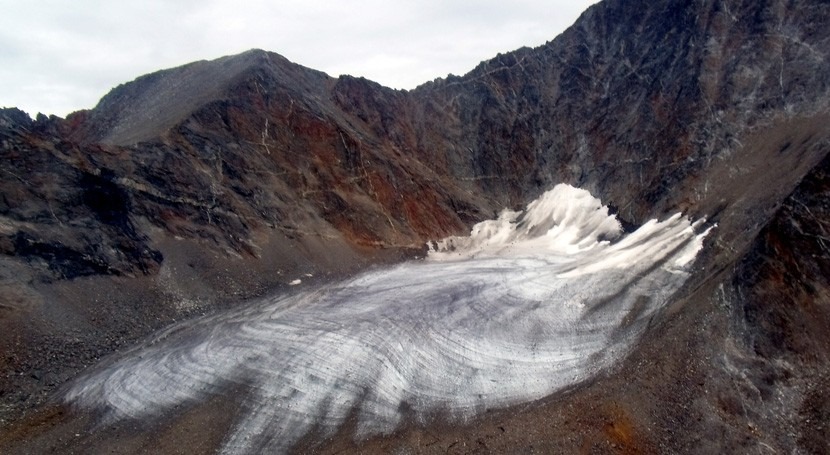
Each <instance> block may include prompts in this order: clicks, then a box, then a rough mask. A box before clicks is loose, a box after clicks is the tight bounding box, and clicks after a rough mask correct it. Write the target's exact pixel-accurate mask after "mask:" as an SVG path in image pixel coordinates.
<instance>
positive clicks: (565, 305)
mask: <svg viewBox="0 0 830 455" xmlns="http://www.w3.org/2000/svg"><path fill="white" fill-rule="evenodd" d="M705 234H706V233H705V232H704V233H702V234H697V233H696V232H695V229H694V227H693V226H692V224H691V223H690V222H689V221H688V220H687V219H685V218H683V217H681V216H680V215H675V216H672V217H670V218H668V219H666V220H665V221H656V220H653V221H650V222H648V223H646V224H645V225H643V226H642V227H641V228H640V229H638V230H637V231H635V232H633V233H631V234H629V235H623V233H622V229H621V227H620V224H619V222H618V221H617V220H616V219H615V217H614V216H611V215H609V214H608V210H607V208H605V207H603V206H602V205H601V203H600V201H598V200H597V199H596V198H594V197H592V196H591V195H590V194H589V193H588V192H587V191H584V190H579V189H576V188H573V187H570V186H567V185H558V186H556V187H555V188H554V189H553V190H551V191H549V192H547V193H545V194H544V195H542V196H541V197H540V198H539V199H537V200H536V201H534V202H533V203H531V204H529V205H528V208H527V210H526V211H525V212H524V213H519V212H510V211H505V212H503V213H502V215H501V216H500V217H499V219H497V220H491V221H486V222H483V223H480V224H478V225H476V226H475V227H474V229H473V231H472V233H471V235H470V236H469V237H463V238H462V237H455V238H450V239H445V240H443V241H440V242H434V244H433V246H432V249H431V251H430V254H429V256H428V258H427V259H426V260H424V261H419V262H409V263H405V264H402V265H399V266H396V267H392V268H389V269H385V270H379V271H374V272H370V273H366V274H363V275H361V276H358V277H356V278H354V279H351V280H347V281H344V282H341V283H338V284H334V285H328V286H323V287H320V288H317V289H313V290H305V291H297V292H296V293H293V294H289V295H284V296H279V297H275V298H271V299H265V300H262V301H260V302H256V303H255V304H252V305H250V306H248V307H246V308H245V309H241V310H237V311H233V312H230V313H227V314H221V315H216V316H213V317H210V318H205V319H202V320H199V321H196V322H191V323H190V324H189V325H187V326H177V327H175V328H173V329H170V330H168V331H167V332H165V333H162V334H161V335H159V336H158V337H157V338H156V339H154V340H151V341H149V342H147V343H146V344H145V345H143V346H140V347H138V348H136V349H134V350H133V351H131V352H130V353H128V354H127V355H125V356H123V357H122V358H120V359H119V360H115V361H112V362H110V363H109V364H107V365H104V366H101V367H99V368H98V369H97V370H95V371H93V372H91V373H90V374H88V375H87V376H86V377H84V378H82V379H81V380H79V381H78V382H77V383H76V384H75V386H74V387H73V388H72V389H71V391H70V392H69V393H68V395H67V400H68V401H70V402H72V403H75V404H76V405H78V406H81V407H85V408H94V409H102V410H104V411H105V412H106V415H107V416H108V418H109V419H123V418H139V419H140V418H145V417H151V416H154V415H159V414H162V413H164V412H165V411H169V410H170V409H172V408H173V407H175V406H179V405H182V404H186V403H188V402H192V401H194V400H200V399H204V398H206V397H208V396H210V395H211V394H216V393H222V392H223V391H225V390H228V387H229V386H233V385H240V386H243V388H246V389H247V390H249V391H250V393H249V394H248V395H247V397H246V398H245V403H244V408H245V412H244V413H243V415H242V416H241V417H240V420H239V421H238V422H236V425H235V428H234V431H233V433H232V434H231V435H229V436H228V437H227V439H226V440H225V451H226V452H229V453H238V452H258V451H262V450H269V451H283V450H286V449H287V448H289V447H290V446H291V445H292V444H293V443H295V442H296V441H297V440H298V439H299V438H300V437H302V436H303V435H304V434H306V433H307V432H308V431H309V430H311V429H312V428H313V429H314V430H315V431H320V432H322V433H323V434H325V433H326V432H332V431H334V430H335V429H336V428H337V427H338V426H339V425H340V424H341V423H342V422H343V421H344V419H345V418H346V417H347V415H349V414H350V413H355V415H357V417H358V433H359V435H358V436H364V435H368V434H374V433H383V432H389V431H392V430H393V429H394V428H395V427H396V425H398V424H399V423H400V421H401V419H402V418H404V415H403V414H402V412H404V411H402V409H408V411H407V414H406V415H407V416H411V417H414V418H415V419H421V420H425V419H428V418H429V416H430V415H434V413H435V412H437V411H440V412H441V413H442V415H444V416H449V417H450V418H455V419H466V418H469V417H472V416H474V415H476V414H477V413H480V412H483V411H484V410H485V409H487V408H493V407H503V406H508V405H511V404H516V403H521V402H527V401H531V400H536V399H539V398H542V397H544V396H546V395H549V394H551V393H553V392H556V391H557V390H561V389H562V388H564V387H567V386H570V385H573V384H576V383H579V382H580V381H583V380H585V379H588V378H591V377H593V376H594V375H596V373H597V372H599V371H600V370H602V369H604V368H607V367H609V366H611V365H612V364H613V363H614V362H616V361H618V360H619V359H621V358H622V356H624V355H625V353H626V352H627V351H628V349H630V347H631V345H632V343H633V342H634V341H635V340H636V339H637V337H638V336H639V334H640V333H641V332H642V330H644V327H645V326H646V325H647V322H648V321H649V320H650V318H652V316H653V315H654V314H655V313H656V312H657V311H659V310H660V309H661V307H662V306H663V305H664V304H665V303H666V301H667V300H668V299H669V298H670V296H671V295H672V294H673V293H674V292H675V291H676V290H677V289H678V288H679V287H680V286H681V285H682V283H683V282H684V281H685V279H686V277H687V275H688V273H687V270H686V268H687V267H689V265H690V264H691V263H692V261H693V259H694V257H695V255H696V253H697V252H698V251H699V250H700V248H701V247H702V241H703V236H704V235H705Z"/></svg>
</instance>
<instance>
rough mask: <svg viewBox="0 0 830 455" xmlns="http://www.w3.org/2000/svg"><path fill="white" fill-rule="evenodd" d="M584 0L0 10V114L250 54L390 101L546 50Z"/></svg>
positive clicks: (41, 5)
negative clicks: (526, 49)
mask: <svg viewBox="0 0 830 455" xmlns="http://www.w3.org/2000/svg"><path fill="white" fill-rule="evenodd" d="M593 3H596V0H517V1H512V2H505V1H503V0H479V1H475V2H470V1H461V0H418V1H415V0H365V1H356V0H342V1H326V2H324V1H320V0H279V1H276V0H270V1H269V0H249V1H243V0H120V1H112V0H74V1H69V0H37V1H29V0H0V11H2V12H3V13H2V15H0V107H12V106H14V107H18V108H20V109H22V110H24V111H26V112H28V113H29V114H30V115H31V116H34V115H35V114H37V113H38V112H41V113H44V114H47V115H49V114H54V115H58V116H60V117H64V116H66V114H68V113H70V112H73V111H76V110H80V109H89V108H92V107H94V106H95V104H97V102H98V100H99V99H100V98H101V97H102V96H104V95H105V94H106V93H107V92H108V91H109V90H110V89H111V88H113V87H115V86H117V85H118V84H121V83H124V82H129V81H131V80H133V79H135V78H137V77H138V76H141V75H143V74H147V73H150V72H153V71H156V70H159V69H163V68H171V67H175V66H179V65H183V64H185V63H189V62H192V61H195V60H211V59H214V58H218V57H221V56H224V55H232V54H237V53H240V52H244V51H246V50H248V49H252V48H259V49H264V50H268V51H272V52H276V53H278V54H281V55H283V56H285V57H286V58H288V59H289V60H291V61H293V62H295V63H299V64H301V65H303V66H307V67H310V68H314V69H317V70H320V71H324V72H326V73H328V74H329V75H331V76H335V77H336V76H338V75H341V74H351V75H353V76H363V77H366V78H368V79H371V80H373V81H376V82H379V83H381V84H383V85H386V86H388V87H392V88H398V89H412V88H415V87H416V86H418V85H420V84H422V83H424V82H427V81H430V80H433V79H435V78H437V77H446V76H447V75H448V74H456V75H463V74H465V73H467V72H468V71H470V70H472V69H473V68H474V67H475V66H476V65H477V64H478V63H479V62H481V61H483V60H486V59H489V58H492V57H495V56H496V54H497V53H499V52H508V51H511V50H514V49H517V48H519V47H522V46H530V47H533V46H539V45H541V44H544V43H545V42H547V41H550V40H552V39H553V38H555V37H556V36H557V35H559V34H560V33H561V32H562V31H564V30H565V29H566V28H567V27H568V26H570V25H571V24H572V23H573V22H574V21H575V20H576V19H577V17H579V15H580V14H581V13H582V12H583V11H584V10H585V9H586V8H588V6H590V5H591V4H593Z"/></svg>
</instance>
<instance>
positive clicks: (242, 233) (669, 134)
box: [0, 0, 830, 452]
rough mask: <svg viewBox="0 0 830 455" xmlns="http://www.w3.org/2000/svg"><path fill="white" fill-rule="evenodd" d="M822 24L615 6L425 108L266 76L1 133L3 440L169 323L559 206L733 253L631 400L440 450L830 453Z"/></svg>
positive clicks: (563, 400)
mask: <svg viewBox="0 0 830 455" xmlns="http://www.w3.org/2000/svg"><path fill="white" fill-rule="evenodd" d="M828 24H830V5H828V4H827V3H826V2H821V1H817V0H813V1H807V0H804V1H799V0H794V1H783V0H768V1H763V2H758V1H741V0H729V1H715V0H698V1H679V0H664V1H657V2H641V1H627V2H623V1H617V0H606V1H605V2H602V3H600V4H598V5H596V6H594V7H592V8H590V9H589V10H588V11H587V12H586V13H585V14H583V16H582V17H581V18H580V19H579V21H577V23H576V24H574V26H573V27H571V28H570V29H568V30H567V31H566V32H565V33H563V34H562V35H561V36H559V37H557V38H556V39H554V40H553V41H551V42H549V43H547V44H545V45H544V46H541V47H539V48H535V49H527V48H524V49H520V50H517V51H515V52H512V53H509V54H505V55H499V56H497V57H496V58H494V59H492V60H490V61H487V62H483V63H482V64H480V65H479V66H478V67H476V68H475V69H473V70H472V71H471V72H470V73H469V74H467V75H465V76H462V77H455V76H453V77H450V78H448V79H438V80H435V81H433V82H429V83H426V84H424V85H422V86H420V87H418V88H417V89H415V90H412V91H408V92H407V91H395V90H390V89H387V88H384V87H381V86H379V85H377V84H375V83H373V82H371V81H368V80H365V79H362V78H353V77H348V76H344V77H340V78H337V79H334V78H331V77H329V76H327V75H325V74H323V73H320V72H317V71H314V70H311V69H307V68H304V67H301V66H298V65H295V64H293V63H291V62H288V61H286V60H285V59H284V58H282V57H280V56H278V55H276V54H273V53H268V52H263V51H249V52H246V53H244V54H240V55H237V56H231V57H224V58H221V59H218V60H214V61H205V62H196V63H193V64H190V65H186V66H184V67H180V68H175V69H172V70H165V71H160V72H157V73H154V74H151V75H147V76H143V77H141V78H138V79H136V80H135V81H133V82H130V83H127V84H124V85H122V86H119V87H117V88H115V89H114V90H113V91H112V92H111V93H110V94H108V95H107V96H105V97H104V98H103V99H102V100H101V102H100V103H99V105H98V106H97V107H96V108H95V109H93V110H91V111H82V112H78V113H75V114H72V115H70V116H69V117H68V118H67V119H65V120H64V119H58V118H45V117H39V118H38V119H37V120H35V121H32V120H30V119H29V118H28V116H26V115H25V114H23V113H21V112H20V111H17V110H13V109H7V110H3V111H2V113H0V140H2V148H0V153H2V173H3V179H2V180H1V181H0V188H2V191H0V194H1V195H2V200H0V227H1V228H2V230H0V249H1V250H2V253H3V256H2V258H0V266H1V268H0V273H2V287H3V289H4V291H3V294H2V297H0V299H2V300H0V323H2V325H3V326H4V328H6V330H3V331H2V333H3V335H0V345H2V346H3V348H4V352H5V353H7V354H6V355H5V358H3V359H0V367H2V368H3V373H2V376H0V389H1V390H2V394H0V399H2V402H3V408H2V413H0V417H2V418H3V419H5V420H11V419H18V418H19V417H20V416H21V412H22V410H23V409H26V408H31V407H32V406H33V405H35V404H37V403H39V402H41V401H42V400H43V399H44V397H45V394H46V393H47V392H48V391H49V390H51V389H52V388H53V387H55V386H57V385H59V384H60V383H61V382H62V381H64V380H66V378H68V377H70V376H71V375H72V374H74V373H75V372H77V371H78V370H79V369H81V368H82V367H84V366H85V365H88V364H89V363H91V362H93V361H94V360H95V359H96V358H97V357H99V356H101V355H103V354H105V353H107V352H110V351H112V350H114V349H117V348H118V346H120V345H123V344H129V343H131V342H133V341H134V340H136V339H137V338H138V337H140V336H142V335H144V334H146V333H148V332H149V331H151V330H152V329H155V328H158V327H161V326H163V325H165V324H166V323H167V322H169V321H171V320H173V319H176V318H182V317H187V316H188V315H192V314H195V313H201V312H205V311H212V310H213V309H215V308H218V307H224V306H228V305H232V304H234V302H238V301H240V300H241V299H244V298H247V297H251V296H255V295H260V294H262V293H265V292H270V291H273V290H275V289H279V287H280V286H283V285H285V284H286V283H288V282H290V281H291V280H293V279H295V278H297V277H301V276H303V274H310V275H313V276H314V278H312V279H317V278H319V277H321V276H325V275H327V274H329V275H330V274H342V273H349V272H350V271H354V270H357V269H359V268H361V267H365V265H366V264H368V263H373V262H377V261H384V260H394V259H397V258H401V257H404V256H412V255H417V254H420V253H419V251H420V248H421V245H423V243H424V242H426V241H428V240H430V239H435V238H440V237H443V236H446V235H448V234H458V233H461V232H463V231H465V230H466V229H467V228H468V227H469V226H470V225H471V223H473V222H474V221H478V220H481V219H484V218H487V217H489V216H491V215H492V214H493V213H494V212H496V211H498V210H500V209H501V208H503V207H505V206H507V207H513V208H515V207H518V206H521V205H523V203H525V202H527V201H528V200H530V199H531V198H533V197H535V196H537V195H538V194H540V193H541V192H542V191H544V190H546V189H548V188H550V187H551V186H553V185H554V184H556V183H560V182H565V183H570V184H573V185H575V186H579V187H582V188H586V189H588V190H590V191H592V192H593V193H594V194H596V195H597V196H599V197H600V198H601V199H602V200H603V201H604V202H606V203H608V202H610V203H611V205H612V207H613V208H614V209H615V210H617V211H618V212H619V215H620V217H621V218H622V219H623V220H624V221H625V222H626V223H628V224H630V225H636V224H639V223H642V222H643V221H645V220H647V219H649V218H652V217H656V216H662V215H665V214H667V213H669V212H671V211H677V210H683V211H685V212H687V213H688V214H690V215H693V216H694V217H707V218H708V219H709V220H710V222H711V223H717V225H718V227H717V228H716V229H715V230H714V231H713V232H712V234H711V235H710V237H709V240H708V241H707V246H706V249H705V250H704V253H703V257H701V258H700V259H699V260H698V264H697V266H698V269H699V270H698V272H697V273H696V274H695V275H694V276H693V277H692V279H691V280H690V283H689V284H688V285H687V286H686V288H684V289H683V290H682V291H681V292H680V294H679V295H678V296H677V298H676V302H677V303H676V304H675V305H674V311H673V312H672V315H671V316H670V317H668V318H666V319H665V320H661V321H655V328H654V330H653V331H652V332H650V334H649V336H648V337H647V339H646V341H644V343H643V347H642V349H640V350H639V351H638V352H637V353H636V354H634V355H633V356H632V358H631V359H630V360H629V361H628V362H627V364H626V365H625V366H623V367H621V371H620V372H619V374H620V377H609V378H605V379H601V380H598V381H597V382H596V383H594V384H592V385H590V386H587V387H585V388H584V389H581V390H579V391H575V392H573V393H572V394H570V395H567V396H565V397H559V398H552V399H551V401H550V402H549V403H547V404H544V405H540V407H538V408H533V409H530V410H527V409H525V410H523V411H516V412H512V411H511V412H508V413H505V414H500V415H498V416H495V417H492V416H491V417H487V418H485V419H484V420H482V421H481V422H476V423H474V424H473V426H472V427H470V428H467V427H464V428H462V429H460V430H458V432H449V433H447V434H446V436H441V437H439V438H437V442H436V443H435V444H434V445H435V447H436V448H438V449H436V450H439V449H442V450H443V449H445V448H447V447H448V446H451V445H452V444H453V443H457V442H458V441H466V442H470V444H474V443H475V438H474V436H475V435H478V436H476V437H479V436H480V440H482V441H487V444H489V445H488V447H490V448H491V449H493V450H499V449H498V448H499V447H501V448H502V449H504V448H508V447H510V448H514V449H515V448H522V447H525V448H529V447H530V446H531V445H533V444H535V447H539V445H540V444H541V446H543V447H549V448H550V449H551V450H556V451H562V450H565V451H569V450H571V449H576V448H577V447H583V448H584V447H589V448H590V447H594V448H595V449H597V450H606V449H609V448H616V449H619V450H621V451H627V450H632V451H633V450H643V449H645V450H661V451H662V450H670V451H677V450H683V451H692V450H697V449H698V448H700V447H704V446H705V447H707V449H711V450H713V451H729V450H749V451H751V450H756V449H759V448H761V447H771V448H773V449H774V450H777V451H792V450H803V451H817V452H821V451H823V450H827V446H826V444H827V441H828V437H827V433H826V431H827V429H826V428H825V427H824V426H822V424H820V423H816V422H823V421H826V420H827V413H828V405H827V401H828V398H827V396H826V393H824V392H823V390H824V389H825V388H826V387H825V385H826V383H827V377H828V373H830V371H828V361H827V358H826V355H825V354H823V349H822V346H826V345H827V343H826V342H827V341H828V340H826V333H825V332H826V329H827V327H828V322H830V321H828V314H830V313H828V312H829V311H830V309H828V308H830V307H828V304H830V303H829V302H828V283H827V280H826V277H827V276H828V273H827V272H828V270H827V267H828V265H827V264H826V259H825V257H826V255H827V254H826V253H827V252H828V251H827V248H828V242H830V240H828V237H827V232H826V229H827V226H826V222H825V220H827V219H830V218H828V213H827V203H826V201H827V188H826V187H827V182H826V176H827V158H826V157H827V155H828V152H830V128H828V127H827V125H828V124H830V122H828V120H830V93H828V91H830V63H828V57H830V27H828ZM66 352H76V353H77V355H74V356H67V355H66V354H65V353H66ZM62 356H63V357H62ZM64 357H69V358H64ZM635 365H636V367H635ZM620 378H624V379H620ZM655 398H656V400H655ZM652 402H654V403H656V404H654V403H652ZM585 405H590V406H592V407H593V408H594V409H595V410H596V413H595V417H592V418H590V419H589V418H584V417H579V416H577V415H576V412H577V411H576V410H574V409H579V407H580V406H585ZM540 417H544V419H542V420H544V421H545V422H552V423H551V424H550V425H547V426H545V427H544V428H542V427H541V426H539V424H536V427H534V428H537V427H538V428H539V430H538V431H537V432H535V433H533V432H531V433H530V434H525V435H524V437H518V436H517V435H515V434H514V435H511V434H509V433H507V432H505V431H504V430H503V428H510V427H511V425H513V427H514V428H515V427H527V425H529V423H528V422H538V421H541V420H539V419H540ZM488 419H489V420H488ZM494 419H495V420H494ZM499 419H501V420H499ZM24 424H25V422H24ZM497 428H502V430H501V431H496V430H494V429H497ZM490 430H493V433H492V434H490V433H487V432H488V431H490ZM16 431H17V430H16ZM20 431H23V433H20ZM26 431H28V430H26ZM26 431H24V430H19V431H18V433H14V432H9V433H8V434H10V435H11V436H8V437H7V438H6V440H9V441H15V440H17V441H18V442H19V440H20V436H19V435H20V434H24V435H25V434H29V433H26ZM424 431H427V430H425V429H423V428H412V429H403V430H401V433H400V434H399V435H397V436H395V437H393V438H391V439H388V438H387V439H382V440H378V441H369V442H368V443H367V444H369V446H370V447H371V446H373V445H376V447H377V448H378V449H379V450H381V451H384V450H388V449H390V447H392V446H393V445H395V444H402V445H407V444H409V445H410V446H411V445H412V444H413V443H412V441H413V440H415V439H413V438H414V437H415V436H417V435H419V434H422V432H424ZM680 431H684V432H685V433H684V434H678V432H680ZM15 434H17V435H18V436H14V435H15ZM533 435H535V436H533ZM707 437H708V439H707ZM15 438H17V439H15ZM469 438H473V439H469ZM534 438H535V439H534ZM696 438H699V439H705V441H704V442H701V441H699V440H697V439H696ZM343 441H346V442H343ZM343 441H341V440H336V441H334V442H332V444H334V446H335V447H334V448H337V447H338V446H337V445H338V444H346V445H347V446H348V444H351V442H348V438H346V439H344V440H343ZM0 442H2V440H0ZM611 444H613V445H611ZM699 444H704V446H700V445H699ZM707 444H708V445H707ZM0 447H2V444H0ZM314 447H316V448H318V449H319V448H320V447H318V446H314ZM349 447H350V446H349ZM422 449H423V448H422ZM424 450H426V449H424ZM430 450H431V449H430Z"/></svg>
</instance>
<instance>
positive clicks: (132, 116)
mask: <svg viewBox="0 0 830 455" xmlns="http://www.w3.org/2000/svg"><path fill="white" fill-rule="evenodd" d="M256 70H260V71H265V72H266V73H268V74H270V75H271V77H273V78H275V79H276V80H277V81H280V82H282V83H284V84H285V85H289V86H290V85H292V84H296V82H297V79H298V78H303V77H309V76H310V77H313V78H320V77H323V78H327V77H328V76H327V75H325V74H324V73H321V72H318V71H314V70H311V69H308V68H305V67H302V66H300V65H297V64H294V63H292V62H290V61H289V60H288V59H286V58H285V57H283V56H281V55H279V54H276V53H273V52H267V51H264V50H261V49H250V50H248V51H245V52H243V53H241V54H236V55H230V56H225V57H220V58H217V59H215V60H209V61H207V60H200V61H196V62H192V63H188V64H186V65H182V66H179V67H175V68H171V69H166V70H160V71H156V72H154V73H150V74H147V75H144V76H141V77H139V78H137V79H135V80H133V81H132V82H128V83H125V84H121V85H119V86H117V87H115V88H114V89H112V90H111V91H110V92H109V93H108V94H107V95H106V96H104V97H103V98H102V99H101V101H100V102H99V103H98V105H97V106H96V107H95V108H94V109H93V110H92V111H91V113H90V116H89V118H88V120H89V121H88V122H85V127H82V128H81V129H80V131H81V133H80V137H78V138H77V139H79V140H80V141H82V142H102V143H108V144H115V145H131V144H135V143H138V142H142V141H146V140H150V139H153V138H155V137H158V136H159V135H161V134H163V133H164V132H165V131H167V130H168V129H170V128H172V127H174V126H175V125H177V124H178V123H180V122H181V121H183V120H185V119H186V118H187V117H188V116H189V115H190V114H192V113H193V112H194V111H196V110H197V109H199V108H200V107H202V106H204V105H206V104H208V103H210V102H213V101H217V100H221V99H224V98H226V97H227V96H229V93H230V92H231V91H232V89H233V86H234V84H235V82H236V81H238V80H239V79H240V78H241V77H243V75H244V74H247V73H249V72H251V71H256Z"/></svg>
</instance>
